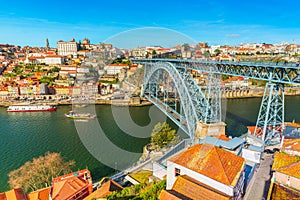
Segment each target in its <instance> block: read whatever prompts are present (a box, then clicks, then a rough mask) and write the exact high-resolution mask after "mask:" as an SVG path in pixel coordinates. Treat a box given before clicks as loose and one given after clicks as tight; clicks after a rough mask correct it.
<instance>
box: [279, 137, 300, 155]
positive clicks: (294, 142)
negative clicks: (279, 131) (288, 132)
mask: <svg viewBox="0 0 300 200" xmlns="http://www.w3.org/2000/svg"><path fill="white" fill-rule="evenodd" d="M282 149H283V151H284V150H287V151H299V152H300V138H297V139H285V140H284V141H283V145H282Z"/></svg>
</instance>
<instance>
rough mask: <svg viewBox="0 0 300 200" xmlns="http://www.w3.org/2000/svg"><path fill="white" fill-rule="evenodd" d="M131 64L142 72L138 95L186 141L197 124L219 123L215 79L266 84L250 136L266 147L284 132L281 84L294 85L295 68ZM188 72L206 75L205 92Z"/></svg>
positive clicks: (299, 71) (298, 73) (298, 78)
mask: <svg viewBox="0 0 300 200" xmlns="http://www.w3.org/2000/svg"><path fill="white" fill-rule="evenodd" d="M133 62H134V63H140V64H144V66H145V73H144V85H143V90H142V93H143V95H144V96H145V97H146V98H147V99H148V100H149V101H151V102H152V103H153V104H154V105H156V106H157V107H158V108H159V109H160V110H161V111H163V112H164V113H165V114H166V115H167V116H168V117H169V118H170V119H171V120H172V121H174V122H175V123H176V124H177V125H178V126H179V127H180V128H181V129H182V130H184V131H185V132H186V133H187V134H188V135H189V136H190V137H191V138H194V137H195V132H196V128H197V127H196V126H197V125H196V124H197V122H199V121H201V122H203V123H215V122H221V118H222V116H221V94H220V92H221V77H220V76H221V75H223V74H224V75H231V76H243V77H246V78H251V79H258V80H266V81H268V83H267V85H266V88H265V92H264V96H263V99H262V103H261V106H260V111H259V116H258V118H257V122H256V129H255V131H254V134H256V135H257V136H258V137H260V138H261V139H262V140H263V141H265V142H269V143H271V142H270V141H271V139H273V138H275V137H277V138H278V136H279V135H281V134H282V131H283V129H284V84H293V85H300V67H299V66H298V65H297V64H289V65H283V64H282V65H278V64H276V63H258V62H255V63H251V62H228V61H227V62H226V61H223V62H220V61H205V60H182V59H139V60H133ZM191 70H194V71H197V72H200V73H202V72H206V73H208V83H207V84H206V87H205V88H200V87H199V86H198V84H197V83H196V81H195V80H194V79H193V77H192V75H191ZM170 80H171V81H170ZM171 96H172V98H170V97H171ZM171 99H173V101H172V100H171Z"/></svg>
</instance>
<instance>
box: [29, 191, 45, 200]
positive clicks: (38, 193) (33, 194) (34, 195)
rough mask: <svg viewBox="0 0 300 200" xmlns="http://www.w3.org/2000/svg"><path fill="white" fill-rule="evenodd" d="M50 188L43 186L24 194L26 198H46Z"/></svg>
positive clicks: (36, 199)
mask: <svg viewBox="0 0 300 200" xmlns="http://www.w3.org/2000/svg"><path fill="white" fill-rule="evenodd" d="M49 194H50V188H43V189H40V190H37V191H34V192H31V193H29V194H27V195H26V197H27V200H48V199H49Z"/></svg>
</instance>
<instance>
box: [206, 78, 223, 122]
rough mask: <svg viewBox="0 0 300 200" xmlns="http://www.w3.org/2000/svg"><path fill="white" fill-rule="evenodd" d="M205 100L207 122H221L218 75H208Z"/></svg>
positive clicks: (219, 81) (219, 80)
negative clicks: (207, 104) (206, 103)
mask: <svg viewBox="0 0 300 200" xmlns="http://www.w3.org/2000/svg"><path fill="white" fill-rule="evenodd" d="M208 77H209V78H208V85H207V98H208V99H209V105H210V106H209V107H207V113H208V116H209V118H210V120H209V122H211V123H214V122H221V117H222V116H221V77H220V75H218V74H208Z"/></svg>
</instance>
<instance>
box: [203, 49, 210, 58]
mask: <svg viewBox="0 0 300 200" xmlns="http://www.w3.org/2000/svg"><path fill="white" fill-rule="evenodd" d="M203 56H204V57H205V58H209V57H210V53H209V51H208V50H207V51H205V52H204V53H203Z"/></svg>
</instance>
